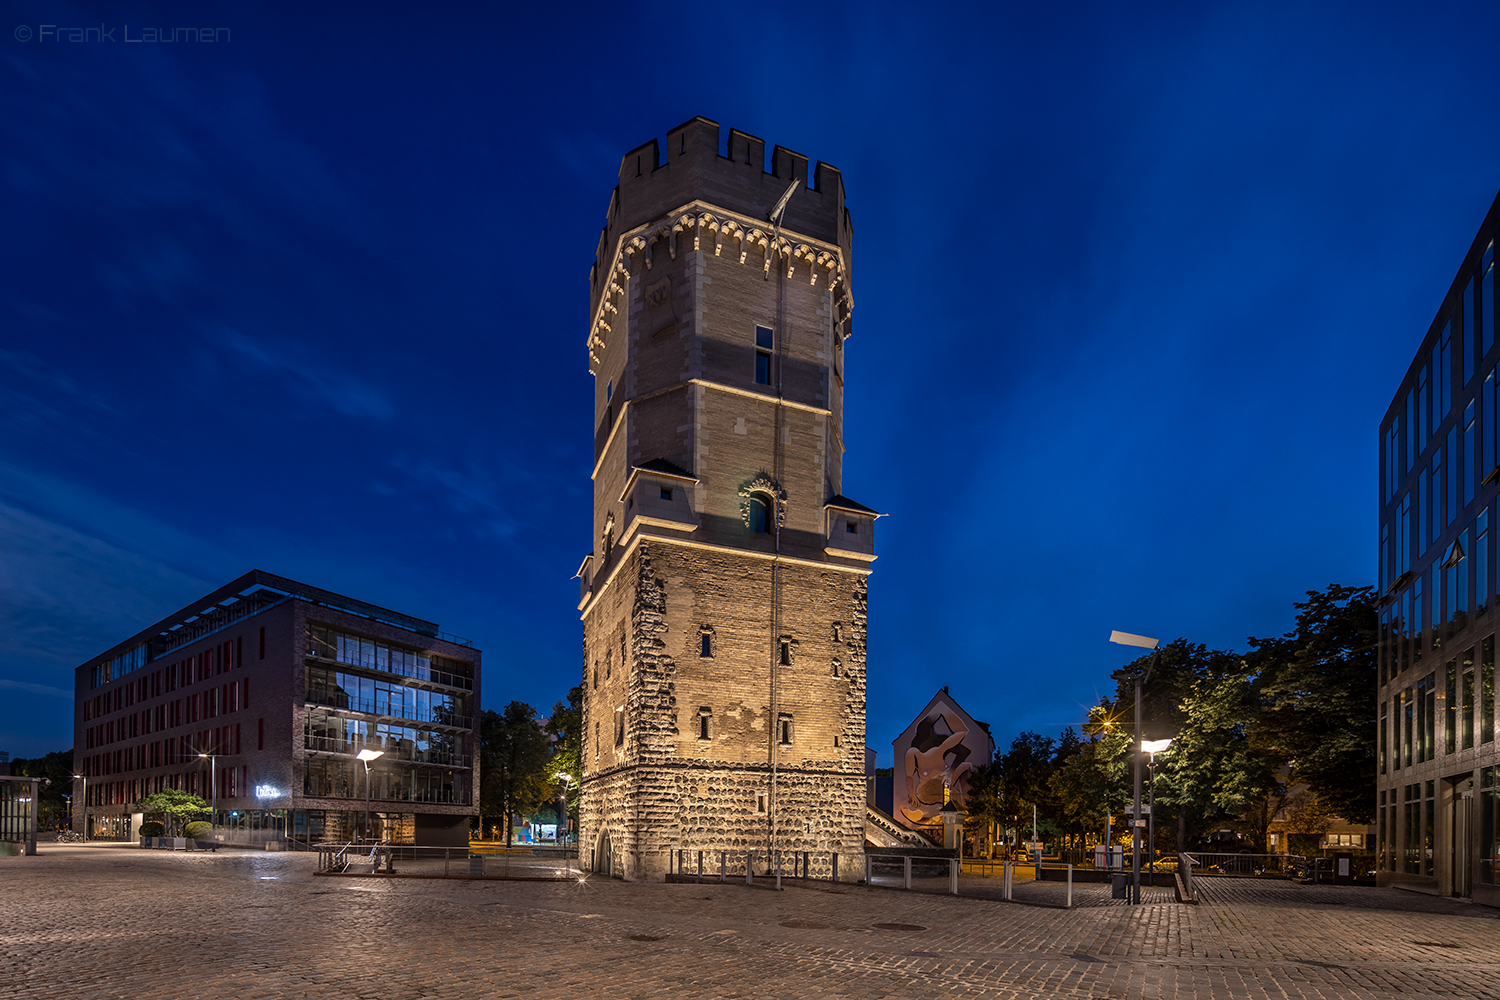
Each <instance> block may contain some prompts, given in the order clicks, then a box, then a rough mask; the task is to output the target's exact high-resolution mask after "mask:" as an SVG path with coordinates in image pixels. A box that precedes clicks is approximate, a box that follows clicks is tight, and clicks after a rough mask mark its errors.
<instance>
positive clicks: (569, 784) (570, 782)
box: [557, 771, 573, 856]
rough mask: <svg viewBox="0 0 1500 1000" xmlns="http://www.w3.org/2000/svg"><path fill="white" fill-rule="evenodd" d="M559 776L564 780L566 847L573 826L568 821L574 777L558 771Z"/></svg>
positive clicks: (564, 842)
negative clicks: (570, 792) (570, 790)
mask: <svg viewBox="0 0 1500 1000" xmlns="http://www.w3.org/2000/svg"><path fill="white" fill-rule="evenodd" d="M557 776H558V777H559V778H561V779H562V780H563V799H562V801H563V810H562V827H563V844H564V845H566V844H567V842H568V838H567V835H568V834H569V833H570V832H572V831H571V829H570V827H571V826H572V823H571V821H570V820H569V819H568V789H569V788H571V787H572V786H573V776H572V775H571V774H569V773H568V772H567V771H558V772H557ZM564 856H566V855H564Z"/></svg>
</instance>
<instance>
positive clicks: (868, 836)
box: [865, 804, 934, 847]
mask: <svg viewBox="0 0 1500 1000" xmlns="http://www.w3.org/2000/svg"><path fill="white" fill-rule="evenodd" d="M933 844H934V842H933V841H932V840H929V839H928V838H927V837H924V836H923V835H922V834H920V833H917V832H916V831H914V830H908V829H907V828H906V827H904V826H902V825H901V824H900V823H897V822H896V821H895V820H894V819H892V818H891V816H890V814H889V813H887V812H885V811H884V810H881V809H876V808H875V807H874V806H872V805H868V804H867V805H866V806H865V846H866V847H932V846H933Z"/></svg>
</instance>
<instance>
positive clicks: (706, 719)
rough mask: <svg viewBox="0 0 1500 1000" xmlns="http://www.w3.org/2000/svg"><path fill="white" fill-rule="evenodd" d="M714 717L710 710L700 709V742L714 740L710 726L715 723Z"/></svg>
mask: <svg viewBox="0 0 1500 1000" xmlns="http://www.w3.org/2000/svg"><path fill="white" fill-rule="evenodd" d="M713 717H714V715H713V712H712V711H710V710H709V709H706V708H700V709H699V710H698V738H699V739H700V740H706V739H711V738H712V737H711V729H710V726H711V723H712V721H713Z"/></svg>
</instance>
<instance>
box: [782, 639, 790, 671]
mask: <svg viewBox="0 0 1500 1000" xmlns="http://www.w3.org/2000/svg"><path fill="white" fill-rule="evenodd" d="M781 665H782V666H783V667H789V666H791V665H792V644H791V643H790V642H789V641H787V640H786V639H783V640H781Z"/></svg>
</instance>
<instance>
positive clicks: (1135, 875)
mask: <svg viewBox="0 0 1500 1000" xmlns="http://www.w3.org/2000/svg"><path fill="white" fill-rule="evenodd" d="M1109 641H1110V642H1117V643H1119V644H1120V645H1122V646H1140V647H1141V648H1143V649H1149V650H1151V659H1150V661H1149V662H1147V664H1146V669H1145V670H1137V671H1136V672H1135V768H1134V771H1135V811H1134V812H1133V813H1131V827H1130V884H1131V896H1130V901H1131V902H1132V903H1136V904H1139V903H1140V901H1141V835H1140V833H1139V832H1138V831H1139V830H1140V828H1141V827H1143V826H1145V825H1146V820H1145V819H1143V818H1142V817H1141V688H1142V687H1143V686H1144V685H1145V683H1146V682H1147V681H1148V680H1150V679H1151V668H1153V667H1155V666H1156V661H1157V659H1158V658H1159V657H1160V656H1161V646H1160V645H1159V644H1158V643H1157V641H1156V640H1155V639H1149V638H1147V637H1146V636H1144V635H1132V634H1131V633H1129V632H1111V633H1110V634H1109Z"/></svg>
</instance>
